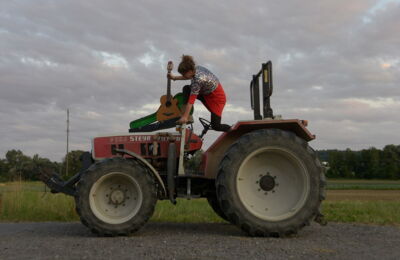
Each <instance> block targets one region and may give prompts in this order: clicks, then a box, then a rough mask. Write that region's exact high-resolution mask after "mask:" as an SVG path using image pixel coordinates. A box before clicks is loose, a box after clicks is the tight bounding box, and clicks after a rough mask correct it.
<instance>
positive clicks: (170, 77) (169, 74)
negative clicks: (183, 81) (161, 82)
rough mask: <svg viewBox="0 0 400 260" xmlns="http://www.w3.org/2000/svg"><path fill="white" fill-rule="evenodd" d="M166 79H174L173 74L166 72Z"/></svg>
mask: <svg viewBox="0 0 400 260" xmlns="http://www.w3.org/2000/svg"><path fill="white" fill-rule="evenodd" d="M167 79H172V80H175V77H174V75H172V73H168V74H167Z"/></svg>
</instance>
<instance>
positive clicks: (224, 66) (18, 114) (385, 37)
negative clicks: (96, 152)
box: [0, 0, 400, 161]
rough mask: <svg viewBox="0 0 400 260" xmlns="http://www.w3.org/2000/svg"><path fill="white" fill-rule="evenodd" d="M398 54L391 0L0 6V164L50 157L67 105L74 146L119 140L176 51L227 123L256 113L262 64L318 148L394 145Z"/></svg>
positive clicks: (286, 111)
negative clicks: (215, 94)
mask: <svg viewBox="0 0 400 260" xmlns="http://www.w3.org/2000/svg"><path fill="white" fill-rule="evenodd" d="M399 46H400V1H399V0H377V1H370V0H322V1H311V0H310V1H304V0H298V1H295V0H289V1H273V0H271V1H267V0H259V1H253V0H250V1H243V0H230V1H211V0H191V1H184V0H182V1H174V0H171V1H151V0H146V1H125V0H121V1H109V0H99V1H94V0H88V1H75V0H74V1H72V0H68V1H67V0H58V1H54V0H35V1H31V0H30V1H27V0H13V1H12V0H0V122H1V127H0V143H1V145H0V158H4V156H5V152H6V151H8V150H10V149H20V150H22V151H23V152H24V153H26V154H28V155H30V156H32V155H33V154H35V153H37V154H39V155H40V156H43V157H48V158H50V159H52V160H57V161H60V160H61V159H62V157H63V155H64V154H65V145H66V110H67V108H69V109H70V125H71V126H70V127H71V133H70V149H71V150H73V149H83V150H89V149H90V138H91V137H93V136H96V135H99V134H107V133H117V132H127V130H128V128H129V122H130V121H131V120H133V119H137V118H139V117H142V116H145V115H148V114H150V113H153V112H155V110H156V109H157V107H158V106H159V97H160V96H161V95H162V94H163V93H164V91H165V88H166V77H165V75H166V63H167V61H168V60H173V61H174V62H175V64H177V63H179V59H180V56H181V55H182V54H191V55H193V56H194V58H195V60H196V62H197V63H198V64H201V65H204V66H206V67H208V68H209V69H210V70H211V71H213V72H214V73H215V74H216V75H217V76H218V77H219V79H220V81H221V83H222V85H223V86H224V88H225V91H226V93H227V97H228V103H227V106H226V108H225V110H224V114H223V121H225V122H226V123H229V124H233V123H235V122H236V121H238V120H244V119H251V118H252V111H251V109H250V102H249V89H248V88H249V80H250V79H251V75H252V74H254V73H256V72H257V71H258V70H259V69H260V66H261V63H262V62H265V61H267V60H271V61H272V62H273V68H274V71H273V73H274V93H273V96H272V107H273V109H274V113H275V114H280V115H282V116H283V117H284V118H288V119H289V118H300V119H307V120H309V122H310V123H309V129H310V131H311V132H312V133H314V134H316V135H317V139H316V140H314V141H312V143H311V145H312V146H313V147H314V148H316V149H333V148H338V149H345V148H351V149H363V148H368V147H371V146H374V147H377V148H382V147H383V146H384V145H386V144H392V143H393V144H400V135H399V133H400V114H399V112H400V47H399ZM175 73H176V72H175ZM183 84H184V82H174V83H173V92H174V93H176V92H177V91H179V90H180V88H181V87H182V86H183ZM195 108H196V112H195V117H198V116H205V117H208V113H207V112H206V110H205V109H204V107H202V105H201V104H200V103H196V107H195ZM196 127H197V130H198V131H199V132H200V130H201V129H200V127H199V125H198V124H196ZM217 136H218V135H217V133H210V134H209V136H208V138H207V144H209V143H211V142H212V141H213V140H214V139H215V138H216V137H217Z"/></svg>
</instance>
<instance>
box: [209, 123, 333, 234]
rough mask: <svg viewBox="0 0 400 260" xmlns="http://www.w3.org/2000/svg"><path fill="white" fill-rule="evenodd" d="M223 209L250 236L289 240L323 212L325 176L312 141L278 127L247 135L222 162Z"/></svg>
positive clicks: (219, 181) (220, 196)
mask: <svg viewBox="0 0 400 260" xmlns="http://www.w3.org/2000/svg"><path fill="white" fill-rule="evenodd" d="M216 184H217V197H218V200H219V205H221V209H222V211H223V212H224V214H225V215H226V216H227V217H228V219H229V221H230V222H232V223H234V224H236V225H237V226H239V227H240V228H241V229H242V230H244V231H245V232H246V233H248V234H249V235H252V236H287V235H291V234H295V233H297V231H298V230H299V229H300V228H302V227H304V226H305V225H307V224H309V223H310V221H311V220H312V219H313V218H315V216H317V215H318V214H319V207H320V204H321V201H322V200H323V199H324V192H325V189H324V187H325V178H324V173H323V169H322V167H321V164H320V162H319V160H318V158H317V156H316V153H315V152H314V150H313V149H311V148H310V147H309V146H308V143H307V142H306V141H304V140H303V139H301V138H299V137H297V136H296V135H295V134H293V133H291V132H287V131H283V130H279V129H262V130H256V131H253V132H250V133H247V134H245V135H243V136H242V137H240V138H239V139H238V140H237V142H236V143H234V144H233V145H232V146H231V147H230V148H229V150H228V151H227V153H226V154H225V156H224V158H223V160H222V161H221V163H220V168H219V173H218V177H217V180H216Z"/></svg>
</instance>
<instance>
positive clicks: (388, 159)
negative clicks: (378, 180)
mask: <svg viewBox="0 0 400 260" xmlns="http://www.w3.org/2000/svg"><path fill="white" fill-rule="evenodd" d="M399 150H400V149H399V146H395V145H386V146H385V147H384V148H383V151H382V159H381V160H380V164H381V165H380V169H381V170H382V177H383V178H385V179H397V178H400V157H399Z"/></svg>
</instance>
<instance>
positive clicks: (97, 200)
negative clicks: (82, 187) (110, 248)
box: [89, 172, 143, 224]
mask: <svg viewBox="0 0 400 260" xmlns="http://www.w3.org/2000/svg"><path fill="white" fill-rule="evenodd" d="M142 202H143V193H142V190H141V188H140V185H139V184H138V182H137V181H136V180H135V179H134V178H133V177H131V176H130V175H128V174H126V173H123V172H111V173H108V174H106V175H104V176H102V177H101V178H100V179H98V180H97V181H96V182H95V183H94V184H93V186H92V188H91V189H90V193H89V205H90V209H91V210H92V212H93V214H94V215H95V216H96V217H97V218H98V219H100V220H101V221H103V222H105V223H108V224H121V223H124V222H127V221H129V220H130V219H132V218H133V217H134V216H135V215H136V214H137V213H138V211H139V209H140V207H141V205H142Z"/></svg>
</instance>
